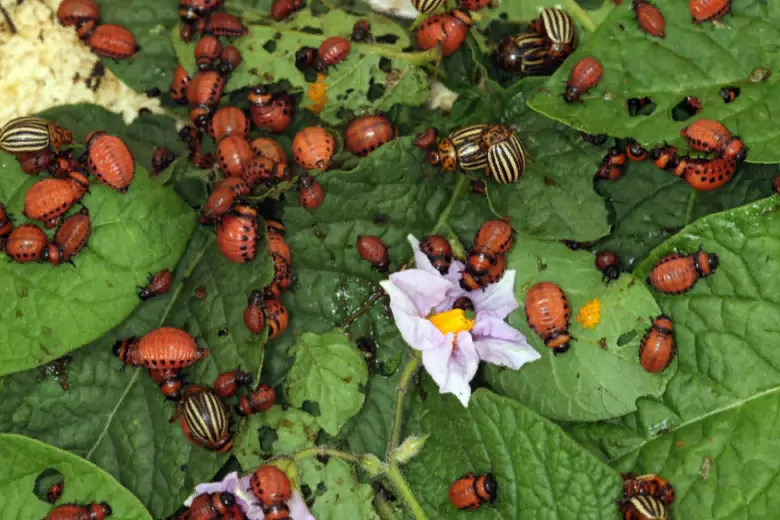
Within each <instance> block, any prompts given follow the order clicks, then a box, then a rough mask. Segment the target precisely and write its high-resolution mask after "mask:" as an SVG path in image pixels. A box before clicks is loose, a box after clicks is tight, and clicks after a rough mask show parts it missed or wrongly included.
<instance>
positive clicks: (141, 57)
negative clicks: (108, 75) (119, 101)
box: [100, 0, 179, 92]
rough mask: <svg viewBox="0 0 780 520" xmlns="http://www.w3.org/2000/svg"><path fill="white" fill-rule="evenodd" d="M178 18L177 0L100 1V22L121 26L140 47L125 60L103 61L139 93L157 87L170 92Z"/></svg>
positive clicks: (106, 59) (174, 63)
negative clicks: (172, 30) (173, 29)
mask: <svg viewBox="0 0 780 520" xmlns="http://www.w3.org/2000/svg"><path fill="white" fill-rule="evenodd" d="M178 21H179V12H178V4H177V2H176V1H175V0H163V1H152V2H150V1H139V2H133V3H130V4H128V2H126V1H122V0H101V1H100V22H101V23H110V24H118V25H122V26H124V27H125V28H127V29H128V30H130V32H132V33H133V36H135V39H136V41H137V42H138V45H140V46H141V49H140V50H139V51H138V52H137V53H135V55H133V57H131V58H128V59H125V60H112V59H108V58H105V59H103V63H104V64H105V65H106V67H107V68H108V69H109V70H111V72H113V73H114V74H116V75H117V77H118V78H119V79H120V80H122V82H123V83H125V84H126V85H127V86H129V87H130V88H132V89H133V90H136V91H138V92H146V91H149V90H151V89H154V88H158V89H160V90H161V91H163V92H167V91H168V86H169V85H170V83H171V78H172V77H173V71H174V70H175V69H176V64H177V63H176V53H175V52H174V50H173V46H172V45H171V40H170V39H169V37H168V35H169V31H170V28H171V27H173V26H175V25H176V23H177V22H178Z"/></svg>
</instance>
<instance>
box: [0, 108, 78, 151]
mask: <svg viewBox="0 0 780 520" xmlns="http://www.w3.org/2000/svg"><path fill="white" fill-rule="evenodd" d="M71 142H73V134H71V133H70V132H69V131H68V130H65V129H63V128H61V127H59V126H58V125H57V124H56V123H49V122H47V121H46V120H45V119H41V118H40V117H32V116H25V117H17V118H14V119H11V120H10V121H8V122H7V123H6V124H5V126H3V127H2V128H0V150H3V151H4V152H8V153H12V154H17V153H21V152H37V151H39V150H45V149H46V148H47V147H48V146H49V145H51V147H52V149H53V150H54V151H55V152H57V151H58V149H59V145H63V144H70V143H71Z"/></svg>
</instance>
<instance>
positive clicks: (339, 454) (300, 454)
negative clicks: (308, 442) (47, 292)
mask: <svg viewBox="0 0 780 520" xmlns="http://www.w3.org/2000/svg"><path fill="white" fill-rule="evenodd" d="M318 456H324V457H333V458H336V459H341V460H345V461H347V462H351V463H353V464H360V457H359V456H357V455H353V454H351V453H347V452H345V451H339V450H334V449H331V448H321V447H315V448H306V449H303V450H300V451H296V452H295V453H294V454H293V456H292V457H293V460H295V463H296V464H297V463H299V462H300V461H301V460H302V459H306V458H309V457H318Z"/></svg>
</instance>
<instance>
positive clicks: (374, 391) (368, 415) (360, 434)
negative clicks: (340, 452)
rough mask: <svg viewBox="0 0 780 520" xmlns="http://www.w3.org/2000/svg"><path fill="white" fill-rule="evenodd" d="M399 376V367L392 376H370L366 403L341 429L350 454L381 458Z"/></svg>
mask: <svg viewBox="0 0 780 520" xmlns="http://www.w3.org/2000/svg"><path fill="white" fill-rule="evenodd" d="M400 376H401V371H400V370H399V371H397V372H396V373H395V374H394V375H393V376H392V377H381V376H378V375H374V376H372V377H371V378H370V379H369V381H368V387H367V389H366V402H365V404H364V405H363V408H362V409H361V410H360V412H359V413H358V414H357V415H356V416H355V417H353V418H352V420H350V421H349V423H347V426H346V427H345V430H344V431H345V436H346V440H347V443H348V444H349V448H350V450H351V451H352V452H353V453H373V454H374V455H376V456H377V457H381V458H383V459H384V455H385V452H386V451H387V443H388V442H389V440H390V430H391V428H392V426H393V424H392V423H393V408H394V406H395V394H396V389H397V388H398V382H399V381H400V379H401V377H400Z"/></svg>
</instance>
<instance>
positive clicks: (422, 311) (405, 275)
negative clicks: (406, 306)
mask: <svg viewBox="0 0 780 520" xmlns="http://www.w3.org/2000/svg"><path fill="white" fill-rule="evenodd" d="M390 281H391V282H392V283H393V284H394V285H395V286H397V287H398V288H399V289H401V290H402V291H403V292H405V293H406V294H407V296H409V298H410V299H411V300H412V301H413V302H414V304H415V306H416V307H417V309H418V316H427V315H428V314H430V312H431V309H433V308H434V307H436V306H437V305H440V304H441V303H442V302H443V301H444V300H445V299H447V291H448V290H449V289H450V287H451V284H450V282H448V281H447V280H445V279H444V278H442V277H441V275H440V274H439V272H438V271H437V272H436V274H435V275H434V274H431V273H428V272H426V271H423V270H421V269H407V270H405V271H399V272H397V273H393V274H391V275H390Z"/></svg>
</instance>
